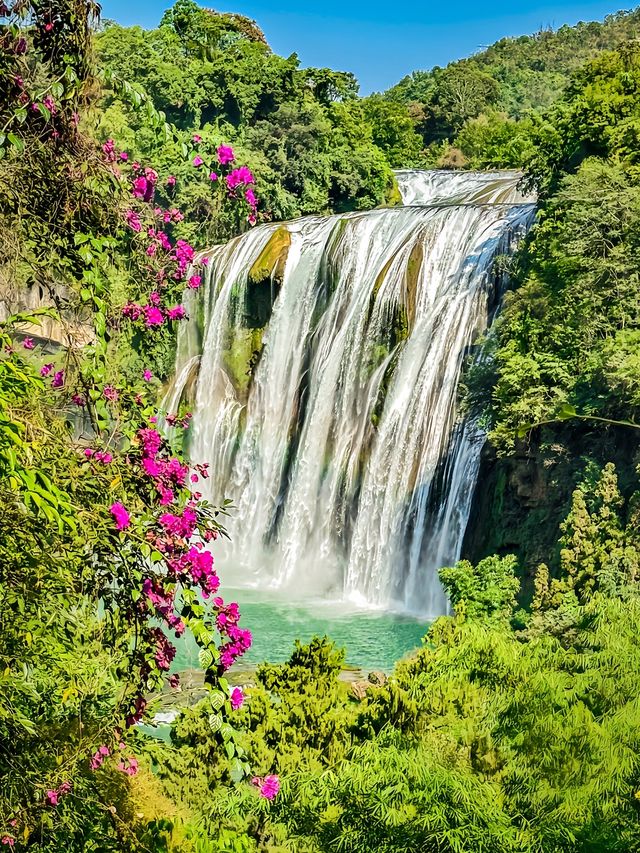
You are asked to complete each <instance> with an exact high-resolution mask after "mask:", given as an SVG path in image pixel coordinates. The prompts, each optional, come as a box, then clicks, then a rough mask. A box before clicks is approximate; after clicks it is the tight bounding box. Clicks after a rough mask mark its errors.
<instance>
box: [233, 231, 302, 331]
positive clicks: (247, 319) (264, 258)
mask: <svg viewBox="0 0 640 853" xmlns="http://www.w3.org/2000/svg"><path fill="white" fill-rule="evenodd" d="M290 246H291V234H290V233H289V230H288V229H287V228H286V227H285V226H283V227H281V228H278V229H277V231H274V233H273V234H272V236H271V238H270V239H269V241H268V242H267V245H266V246H265V247H264V249H263V250H262V251H261V252H260V254H259V255H258V257H257V258H256V260H255V261H254V263H253V265H252V267H251V269H250V270H249V275H248V279H247V287H246V291H245V304H244V309H243V323H242V324H243V326H245V327H246V328H248V329H262V328H264V326H265V325H266V324H267V323H268V322H269V318H270V317H271V310H272V308H273V303H274V302H275V299H276V297H277V295H278V293H279V291H280V287H281V286H282V281H283V278H284V270H285V266H286V263H287V256H288V254H289V248H290Z"/></svg>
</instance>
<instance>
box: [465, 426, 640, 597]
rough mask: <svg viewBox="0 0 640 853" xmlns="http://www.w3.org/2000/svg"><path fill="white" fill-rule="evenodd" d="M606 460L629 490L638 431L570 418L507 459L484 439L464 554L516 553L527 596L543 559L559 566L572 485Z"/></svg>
mask: <svg viewBox="0 0 640 853" xmlns="http://www.w3.org/2000/svg"><path fill="white" fill-rule="evenodd" d="M607 462H613V463H614V464H615V466H616V469H617V471H618V476H619V481H620V488H621V491H622V492H623V494H624V495H625V496H627V497H628V496H629V495H630V493H631V492H632V491H633V476H634V472H635V469H636V467H637V465H638V464H639V463H640V440H639V439H638V437H637V435H636V434H635V432H634V431H633V430H629V429H620V428H613V427H611V428H601V427H597V428H594V429H589V428H587V429H584V426H583V424H580V425H571V424H567V425H565V426H564V427H563V428H562V429H558V430H555V431H551V430H543V431H540V432H539V433H537V434H535V435H533V436H531V438H530V440H529V441H527V442H521V443H520V444H519V446H518V447H517V449H516V452H515V453H513V454H512V455H511V456H509V457H506V458H497V457H496V454H495V452H494V450H493V448H492V447H491V445H490V444H487V445H485V448H484V450H483V453H482V459H481V463H480V473H479V476H478V482H477V486H476V489H475V492H474V496H473V501H472V508H471V514H470V518H469V525H468V527H467V532H466V536H465V541H464V545H463V554H464V556H465V557H466V558H467V559H469V560H472V561H473V562H478V561H479V560H481V559H483V558H484V557H487V556H489V555H490V554H500V555H505V554H516V555H517V557H518V559H519V561H520V567H521V571H522V582H523V596H524V598H525V600H526V599H527V598H528V597H529V595H530V592H531V582H532V579H533V575H534V573H535V569H536V567H537V566H538V565H539V564H540V563H542V562H544V563H547V564H548V565H550V566H551V568H552V570H553V567H554V566H555V565H556V564H557V559H558V553H559V549H558V539H559V537H560V535H561V533H560V524H561V523H562V522H563V521H564V519H565V518H566V516H567V514H568V512H569V509H570V506H571V495H572V493H573V491H574V489H575V488H576V487H577V486H578V484H580V483H581V482H583V481H584V478H585V475H586V472H587V470H588V469H589V467H590V466H592V465H597V466H599V467H603V466H604V465H605V464H606V463H607Z"/></svg>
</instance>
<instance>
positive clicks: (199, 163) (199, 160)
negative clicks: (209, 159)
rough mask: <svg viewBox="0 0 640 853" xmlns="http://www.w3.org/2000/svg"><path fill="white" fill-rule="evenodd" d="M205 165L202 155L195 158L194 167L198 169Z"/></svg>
mask: <svg viewBox="0 0 640 853" xmlns="http://www.w3.org/2000/svg"><path fill="white" fill-rule="evenodd" d="M203 163H204V160H203V159H202V157H200V155H198V156H196V157H194V158H193V165H194V166H195V167H196V169H198V168H200V166H202V164H203Z"/></svg>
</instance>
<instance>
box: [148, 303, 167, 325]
mask: <svg viewBox="0 0 640 853" xmlns="http://www.w3.org/2000/svg"><path fill="white" fill-rule="evenodd" d="M144 316H145V322H146V324H147V326H148V327H149V328H151V327H152V326H161V325H162V324H163V323H164V314H163V313H162V311H161V310H160V308H156V306H155V305H146V306H145V309H144Z"/></svg>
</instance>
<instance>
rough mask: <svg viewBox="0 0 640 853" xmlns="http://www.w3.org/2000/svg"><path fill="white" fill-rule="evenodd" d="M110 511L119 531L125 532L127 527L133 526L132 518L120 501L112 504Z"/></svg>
mask: <svg viewBox="0 0 640 853" xmlns="http://www.w3.org/2000/svg"><path fill="white" fill-rule="evenodd" d="M109 511H110V513H111V515H112V516H113V519H114V521H115V523H116V527H117V528H118V530H124V529H125V527H129V525H130V524H131V516H130V515H129V513H128V512H127V510H126V509H125V507H124V506H123V505H122V504H121V503H120V502H119V501H118V502H116V503H114V504H111V506H110V507H109Z"/></svg>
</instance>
